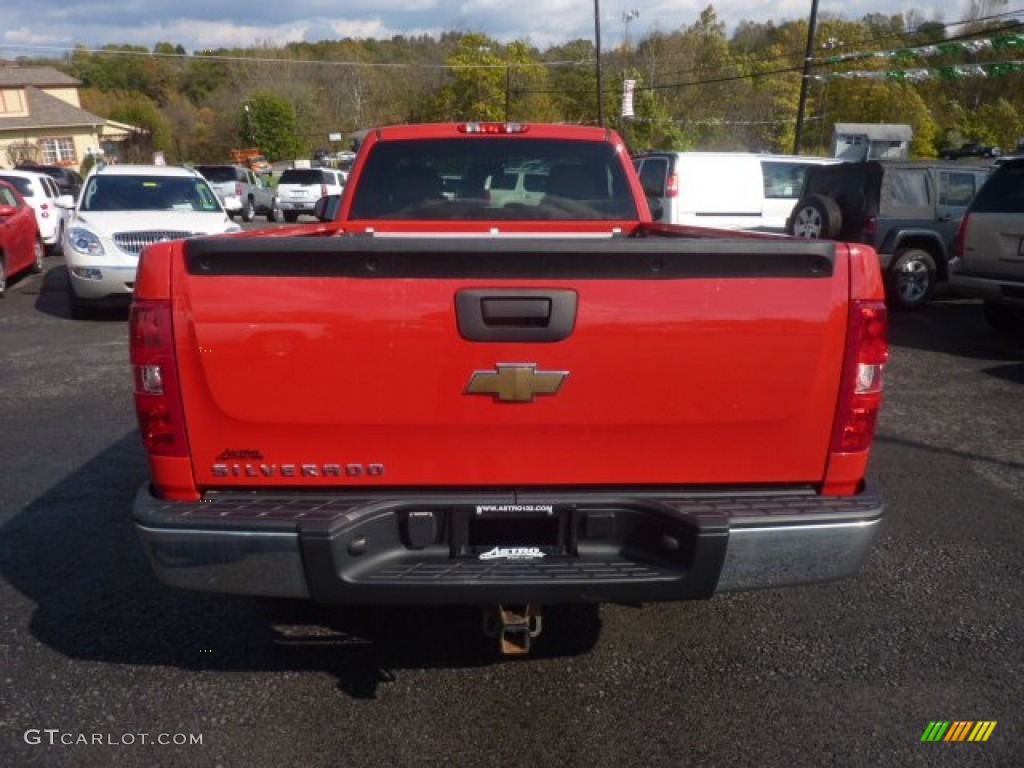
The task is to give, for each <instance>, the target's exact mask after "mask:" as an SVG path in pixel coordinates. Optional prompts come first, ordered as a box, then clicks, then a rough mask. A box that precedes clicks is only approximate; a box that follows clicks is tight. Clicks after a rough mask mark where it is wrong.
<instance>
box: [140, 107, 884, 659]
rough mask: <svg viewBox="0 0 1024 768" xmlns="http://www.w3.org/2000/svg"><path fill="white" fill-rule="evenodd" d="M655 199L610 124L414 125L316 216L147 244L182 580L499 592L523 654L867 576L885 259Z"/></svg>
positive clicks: (150, 529) (472, 600) (346, 598)
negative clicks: (628, 610) (599, 627)
mask: <svg viewBox="0 0 1024 768" xmlns="http://www.w3.org/2000/svg"><path fill="white" fill-rule="evenodd" d="M691 182H692V183H698V184H699V183H700V179H693V180H691ZM520 187H522V189H523V192H522V194H518V193H516V194H513V193H512V192H510V191H509V190H514V189H519V188H520ZM653 204H654V203H649V202H648V200H647V198H645V195H644V189H643V188H642V186H641V183H640V179H639V178H638V177H637V175H636V171H635V170H634V168H633V165H632V163H631V161H630V156H629V153H628V151H627V149H626V147H625V145H624V144H623V142H622V139H621V138H620V137H619V136H618V134H616V133H615V132H614V131H611V130H607V129H604V128H594V127H581V126H568V125H542V124H531V123H515V124H500V123H496V124H477V123H467V124H438V125H403V126H390V127H382V128H378V129H375V130H372V131H370V132H369V133H368V134H367V136H366V139H365V141H364V142H363V143H362V145H361V148H360V151H359V154H358V156H357V158H356V160H355V162H354V164H353V167H352V171H351V175H350V177H349V181H348V184H347V185H346V187H345V189H344V192H343V193H342V194H341V195H340V196H334V197H328V198H324V199H323V200H321V202H320V204H319V205H318V208H317V213H318V216H319V217H320V219H321V221H320V222H319V223H314V224H300V225H296V226H294V227H290V228H284V229H275V230H273V231H272V232H266V231H264V232H260V231H252V232H243V233H238V234H235V235H228V236H219V237H209V238H193V239H189V240H176V241H173V242H169V243H158V244H155V245H152V246H150V247H148V248H147V249H146V250H145V251H144V252H143V254H142V256H141V259H140V263H139V269H138V279H137V283H136V286H135V293H134V300H133V305H132V316H131V327H130V331H131V344H130V350H131V365H132V368H133V372H134V380H135V405H136V411H137V413H138V421H139V431H140V434H141V437H142V441H143V445H144V446H145V448H146V451H147V454H148V458H149V467H150V474H151V479H150V482H147V483H146V484H145V485H144V486H143V487H142V488H140V489H139V492H138V494H137V496H136V499H135V502H134V505H133V518H134V522H135V525H136V528H137V530H138V532H139V534H140V536H141V539H142V542H143V545H144V547H145V549H146V552H147V553H148V555H149V558H150V562H151V563H152V566H153V568H154V570H155V572H156V574H157V576H158V577H159V578H160V579H161V580H163V581H164V582H165V583H167V584H170V585H173V586H177V587H184V588H189V589H201V590H212V591H221V592H237V593H244V594H253V595H270V596H287V597H299V598H306V599H312V600H315V601H319V602H323V603H339V604H375V605H384V604H393V605H410V604H421V605H422V604H437V605H442V604H452V603H462V604H468V605H477V606H480V607H482V608H483V609H484V610H485V617H486V619H485V625H486V626H488V627H490V628H491V629H493V630H494V632H495V633H496V634H497V635H498V636H499V638H500V639H501V648H502V650H503V651H506V652H513V651H514V652H521V651H524V650H526V649H527V648H528V647H529V643H530V638H532V637H533V636H534V635H535V634H536V633H537V632H539V629H540V620H541V617H540V611H541V608H542V607H543V606H544V605H549V604H553V603H571V602H581V601H587V602H602V601H614V602H630V603H635V602H645V601H678V600H689V599H704V598H711V597H713V596H715V595H717V594H720V593H725V592H730V591H736V590H748V589H756V588H763V587H781V586H787V585H796V584H808V583H814V582H821V581H827V580H832V579H840V578H846V577H851V576H853V575H855V574H856V573H857V572H858V570H859V569H860V568H861V566H862V564H863V563H864V561H865V558H867V556H868V555H869V553H870V550H871V547H872V543H873V541H874V539H875V537H876V536H877V534H878V531H879V530H880V527H881V523H882V520H883V514H884V507H883V503H882V500H881V498H880V497H879V495H878V494H877V493H876V492H875V491H874V490H873V489H872V488H871V487H870V485H869V484H868V483H866V482H865V475H866V471H867V466H868V460H869V456H870V449H871V444H872V440H873V438H874V433H875V423H876V420H877V417H878V412H879V408H880V403H881V397H882V379H883V368H884V365H885V363H886V359H887V355H888V346H887V341H886V327H887V317H886V310H885V305H884V302H883V289H882V281H881V277H880V274H879V266H878V256H877V254H876V253H875V252H874V251H873V250H872V249H871V248H869V247H867V246H864V245H859V244H851V243H842V242H833V241H825V240H803V239H797V238H790V237H784V236H764V235H760V234H755V233H748V232H741V231H731V230H730V231H724V230H723V231H720V230H713V229H705V228H699V227H690V226H677V225H669V224H665V223H662V222H660V221H658V220H657V216H656V215H653V216H652V212H651V205H653ZM655 214H657V208H655ZM203 349H216V351H217V353H216V354H215V355H211V354H203V353H201V352H200V351H199V350H203ZM522 361H528V362H522ZM569 372H571V376H570V375H569ZM477 395H485V396H483V397H481V396H477ZM225 445H234V446H254V445H258V446H260V448H259V450H255V449H251V448H229V449H225V448H224V446H225ZM354 445H355V446H358V450H359V452H360V453H361V454H362V455H364V456H373V457H374V458H375V459H377V461H376V462H375V463H363V462H357V463H346V462H338V461H337V457H338V456H339V454H343V452H347V451H348V450H349V449H350V448H351V446H354ZM280 456H301V457H302V458H303V461H302V462H294V463H292V462H287V463H282V462H280V461H270V460H268V457H280ZM385 465H386V466H387V475H386V482H383V481H384V479H385V475H384V467H385ZM375 481H380V482H375ZM254 534H259V535H254Z"/></svg>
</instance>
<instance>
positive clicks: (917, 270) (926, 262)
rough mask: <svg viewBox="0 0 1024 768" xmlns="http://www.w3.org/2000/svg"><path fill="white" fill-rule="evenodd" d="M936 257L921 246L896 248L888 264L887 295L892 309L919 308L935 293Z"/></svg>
mask: <svg viewBox="0 0 1024 768" xmlns="http://www.w3.org/2000/svg"><path fill="white" fill-rule="evenodd" d="M937 274H938V272H937V270H936V269H935V259H933V258H932V255H931V254H930V253H928V251H925V250H922V249H920V248H905V249H903V250H899V251H896V258H895V260H894V261H893V262H892V264H890V265H889V274H888V275H887V277H888V280H887V285H886V291H887V294H886V295H887V297H888V299H889V305H890V306H891V307H893V308H894V309H918V308H919V307H922V306H924V305H925V304H927V303H928V301H929V300H930V299H931V297H932V296H933V295H934V293H935V281H936V280H937V279H938V277H937Z"/></svg>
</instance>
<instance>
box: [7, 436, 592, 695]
mask: <svg viewBox="0 0 1024 768" xmlns="http://www.w3.org/2000/svg"><path fill="white" fill-rule="evenodd" d="M146 477H147V467H146V461H145V456H144V454H143V452H142V449H141V447H140V446H139V442H138V435H137V434H136V433H134V432H131V433H128V434H127V435H125V436H124V437H122V438H121V439H119V440H118V441H117V442H115V443H114V444H112V445H110V446H109V447H108V448H107V449H106V450H105V451H103V452H102V453H100V454H99V455H97V456H96V457H95V458H93V459H92V460H90V461H88V462H87V463H85V464H84V465H82V466H81V467H80V468H79V469H77V470H76V471H74V472H73V473H71V474H70V475H68V476H67V477H65V478H64V479H63V480H61V482H59V483H58V484H56V485H55V486H54V487H52V488H51V489H49V490H48V491H47V492H46V493H44V494H42V495H41V496H39V497H38V498H36V499H35V500H34V501H32V502H31V503H30V504H28V505H27V506H26V507H25V508H24V509H22V510H20V511H19V512H17V513H16V514H14V515H13V516H12V517H11V518H10V520H9V521H8V522H7V523H6V524H5V525H3V527H2V528H0V572H2V577H3V579H4V580H6V581H7V582H8V583H9V584H11V585H12V586H13V587H14V588H15V589H17V590H18V591H19V592H20V593H21V594H22V595H24V597H25V598H27V599H28V600H30V601H31V602H32V603H33V604H34V606H35V607H34V610H33V612H32V614H31V619H30V621H29V628H30V630H31V632H32V634H33V635H34V636H35V638H37V639H38V640H39V641H40V642H41V643H43V644H45V645H46V646H47V647H48V648H50V649H52V650H54V651H57V652H58V653H61V654H63V655H65V656H67V657H69V658H72V659H85V660H89V661H99V662H105V663H112V664H129V665H160V666H171V667H179V668H182V669H186V670H193V671H202V670H212V671H237V670H249V671H251V670H262V671H322V672H327V673H329V674H331V675H333V676H334V677H335V678H336V679H337V686H338V688H339V689H340V690H341V691H343V692H345V693H346V694H348V695H350V696H352V697H353V698H373V697H374V696H375V695H376V694H377V691H378V687H379V686H380V685H381V684H382V683H386V682H389V681H393V680H395V679H396V678H397V676H398V675H399V674H400V671H401V670H403V669H425V668H439V667H454V668H461V667H486V666H488V665H492V664H495V663H498V662H500V661H502V660H509V659H522V660H523V661H525V662H527V663H529V662H530V661H531V660H532V661H536V660H538V659H545V658H552V657H562V656H571V655H578V654H583V653H586V652H588V651H589V650H590V649H592V648H593V647H594V645H595V643H596V642H597V638H598V635H599V634H600V626H601V622H600V618H599V612H598V609H597V607H596V606H566V607H555V606H553V607H551V608H549V609H547V610H546V611H545V619H546V621H545V626H544V632H543V634H542V635H541V636H540V637H538V638H537V639H536V640H535V641H534V643H533V649H532V651H531V654H530V655H529V656H524V657H501V656H499V654H498V652H497V641H496V640H494V639H491V638H487V637H485V636H484V634H483V632H482V628H481V627H482V625H481V616H480V612H479V609H476V608H473V607H460V606H453V607H430V608H428V607H417V608H399V607H395V608H339V607H336V606H321V605H314V604H311V603H306V602H303V601H287V600H271V599H260V598H252V597H239V596H227V595H214V594H205V593H198V592H188V591H184V590H177V589H173V588H170V587H165V586H164V585H162V584H160V583H159V582H158V581H157V580H156V579H155V577H154V576H153V575H152V572H151V570H150V567H149V563H148V562H147V560H146V558H145V554H144V551H143V549H142V545H141V543H140V542H139V541H138V539H137V537H136V534H135V532H134V530H133V529H132V526H131V522H130V514H129V511H130V509H131V503H132V498H133V497H134V495H135V492H136V490H137V489H138V487H139V485H141V484H142V483H143V482H144V481H145V479H146ZM27 610H32V609H31V608H28V609H27Z"/></svg>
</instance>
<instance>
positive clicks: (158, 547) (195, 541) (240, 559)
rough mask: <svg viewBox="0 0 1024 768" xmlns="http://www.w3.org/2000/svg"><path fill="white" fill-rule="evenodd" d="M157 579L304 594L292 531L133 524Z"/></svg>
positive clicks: (187, 585) (213, 588) (242, 591)
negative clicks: (157, 526) (197, 528)
mask: <svg viewBox="0 0 1024 768" xmlns="http://www.w3.org/2000/svg"><path fill="white" fill-rule="evenodd" d="M135 529H136V530H137V531H138V532H139V535H140V537H141V538H142V543H143V546H144V548H145V550H146V554H147V555H148V556H149V561H150V564H151V565H152V566H153V570H154V571H155V573H156V575H157V578H159V579H160V581H162V582H163V583H164V584H168V585H170V586H172V587H181V588H183V589H197V590H202V591H206V592H224V593H229V594H236V595H266V596H271V597H299V598H308V597H309V589H308V587H307V586H306V574H305V570H304V568H303V565H302V555H301V553H300V552H299V536H298V534H297V533H281V532H271V531H211V530H189V529H178V530H175V529H166V528H150V527H148V526H144V525H139V524H138V523H136V525H135Z"/></svg>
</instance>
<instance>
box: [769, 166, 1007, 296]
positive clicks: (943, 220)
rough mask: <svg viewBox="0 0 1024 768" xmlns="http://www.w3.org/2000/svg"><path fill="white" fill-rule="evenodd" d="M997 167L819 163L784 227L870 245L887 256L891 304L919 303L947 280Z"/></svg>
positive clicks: (883, 264)
mask: <svg viewBox="0 0 1024 768" xmlns="http://www.w3.org/2000/svg"><path fill="white" fill-rule="evenodd" d="M991 170H992V169H991V168H990V167H988V166H965V165H962V164H960V163H941V162H930V163H924V162H914V161H905V162H894V161H886V162H879V161H877V160H868V161H866V162H856V163H838V164H835V165H819V166H814V167H812V168H810V169H809V170H808V171H807V175H806V177H805V178H804V185H803V189H802V190H801V193H800V199H799V200H798V201H797V204H796V206H795V207H794V208H793V213H792V214H791V215H790V217H789V219H788V221H787V222H786V231H787V232H788V233H789V234H791V235H795V236H796V237H808V238H822V239H827V240H842V241H846V242H851V243H864V244H866V245H870V246H871V247H872V248H874V249H875V250H876V251H878V255H879V258H880V260H881V267H882V274H883V276H884V277H885V287H886V298H887V300H888V302H889V304H890V306H892V307H894V308H899V309H913V308H916V307H920V306H921V305H923V304H924V303H925V302H927V301H928V300H929V299H930V298H931V297H932V295H933V294H934V293H935V287H936V283H937V282H939V281H945V280H948V279H949V259H950V257H951V256H952V253H953V239H954V237H955V236H956V231H957V226H958V225H959V223H960V219H961V217H962V216H963V215H964V211H965V210H967V206H968V204H970V202H971V200H972V199H973V198H974V194H975V193H976V192H977V191H978V189H980V188H981V185H982V184H983V183H984V182H985V179H986V178H988V175H989V174H990V173H991Z"/></svg>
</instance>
